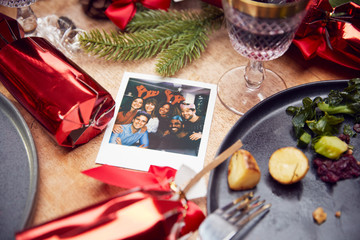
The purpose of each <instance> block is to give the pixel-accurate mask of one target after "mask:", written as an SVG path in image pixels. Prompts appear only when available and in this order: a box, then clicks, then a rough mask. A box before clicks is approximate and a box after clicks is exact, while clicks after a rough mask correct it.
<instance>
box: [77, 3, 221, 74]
mask: <svg viewBox="0 0 360 240" xmlns="http://www.w3.org/2000/svg"><path fill="white" fill-rule="evenodd" d="M223 21H224V18H223V12H222V11H221V10H220V9H218V8H215V7H213V6H210V5H208V6H207V7H204V8H203V9H202V11H201V12H200V13H194V12H186V11H168V12H165V11H159V10H147V11H143V12H138V13H137V14H136V15H135V17H134V18H133V20H132V21H131V22H130V23H129V24H128V26H127V30H128V32H127V33H117V32H115V31H113V32H110V34H108V33H106V32H105V31H102V32H101V31H99V30H97V29H95V30H92V31H90V32H89V33H84V34H82V35H80V38H79V40H80V44H81V46H82V47H83V49H84V50H85V51H86V52H89V53H92V54H94V55H97V56H99V57H102V58H105V59H106V60H114V61H131V60H139V59H145V58H150V57H154V56H156V55H158V56H159V57H158V63H157V64H156V67H157V69H156V71H157V72H158V73H159V74H160V75H162V76H171V75H174V74H175V73H176V72H177V71H179V70H180V69H181V68H183V67H184V66H186V65H187V64H189V63H191V62H192V61H194V60H195V59H198V58H199V57H200V55H201V53H202V52H203V51H204V50H205V48H206V43H207V41H208V36H207V34H208V33H210V32H211V31H213V30H216V29H218V28H220V27H221V26H222V24H223Z"/></svg>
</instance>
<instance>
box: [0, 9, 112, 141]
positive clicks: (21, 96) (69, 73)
mask: <svg viewBox="0 0 360 240" xmlns="http://www.w3.org/2000/svg"><path fill="white" fill-rule="evenodd" d="M8 19H9V18H8V17H6V16H4V15H0V20H1V24H0V34H1V36H9V35H10V38H9V40H6V41H4V40H3V38H1V39H2V41H3V42H2V43H3V45H2V48H1V49H0V80H1V82H2V83H3V85H4V86H5V87H6V88H7V90H8V91H9V92H10V93H11V94H12V95H13V96H14V98H15V99H16V100H17V101H18V102H20V103H21V104H22V105H23V107H24V108H25V109H26V110H27V111H28V112H29V113H30V114H31V115H32V116H33V117H34V118H35V119H36V120H38V121H39V122H40V123H41V125H42V126H44V127H45V129H46V130H47V131H48V132H49V133H50V135H51V136H53V137H54V139H55V140H56V142H57V143H58V144H59V145H61V146H65V147H74V146H76V145H80V144H84V143H86V142H88V141H89V140H91V139H92V138H93V137H95V136H96V135H98V134H99V133H101V132H102V130H103V129H104V128H105V127H106V125H107V123H108V122H109V121H110V120H111V118H112V117H113V115H114V107H115V101H114V100H113V98H112V97H111V95H110V94H109V93H108V92H107V91H106V90H105V89H104V88H103V87H102V86H100V84H98V83H97V82H96V81H95V80H94V79H93V78H92V77H90V76H89V75H88V74H87V73H86V72H85V71H83V70H82V69H81V68H80V67H79V66H77V65H76V64H75V63H74V62H72V61H71V60H70V59H68V58H67V57H66V56H65V55H64V54H62V53H61V52H60V51H59V50H57V49H56V48H55V47H54V46H53V45H51V43H49V42H48V41H47V40H46V39H43V38H39V37H28V38H21V37H22V36H21V34H18V35H16V34H15V35H14V34H13V33H14V32H15V31H14V30H13V28H14V26H13V25H14V24H13V21H10V23H11V24H4V21H5V22H8V21H9V20H8ZM16 28H19V26H16ZM9 32H10V33H9ZM4 43H6V44H4Z"/></svg>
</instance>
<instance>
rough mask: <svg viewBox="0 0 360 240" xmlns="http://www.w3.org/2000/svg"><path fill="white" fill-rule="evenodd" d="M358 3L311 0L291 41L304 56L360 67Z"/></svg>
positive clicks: (355, 67) (353, 67) (359, 8)
mask: <svg viewBox="0 0 360 240" xmlns="http://www.w3.org/2000/svg"><path fill="white" fill-rule="evenodd" d="M359 19H360V6H359V5H357V4H355V3H353V2H349V3H346V4H343V5H341V6H338V7H336V8H333V7H332V6H331V5H330V3H329V1H328V0H314V1H313V3H312V5H311V6H310V9H309V11H308V13H307V15H306V16H305V18H304V20H303V22H302V24H301V26H300V28H299V29H298V31H297V33H296V36H295V39H294V41H293V42H294V44H295V45H296V46H297V47H298V48H299V49H300V51H301V52H302V54H303V56H304V58H305V59H311V58H313V57H315V56H319V57H321V58H324V59H327V60H330V61H332V62H335V63H337V64H340V65H343V66H346V67H349V68H352V69H356V70H360V20H359Z"/></svg>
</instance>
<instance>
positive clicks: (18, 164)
mask: <svg viewBox="0 0 360 240" xmlns="http://www.w3.org/2000/svg"><path fill="white" fill-rule="evenodd" d="M0 132H1V135H0V161H1V165H0V239H2V240H7V239H15V232H17V231H19V230H22V229H23V228H24V227H26V225H27V224H28V223H29V221H30V219H31V216H32V209H33V204H34V200H35V193H36V188H37V176H38V164H37V154H36V149H35V145H34V141H33V138H32V135H31V133H30V130H29V128H28V126H27V125H26V122H25V121H24V119H23V118H22V116H21V114H20V112H19V111H18V110H17V109H16V107H15V106H14V105H13V104H12V103H11V102H10V101H9V100H8V99H6V98H5V97H4V96H3V95H1V94H0Z"/></svg>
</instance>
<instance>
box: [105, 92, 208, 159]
mask: <svg viewBox="0 0 360 240" xmlns="http://www.w3.org/2000/svg"><path fill="white" fill-rule="evenodd" d="M204 118H205V117H204V116H198V115H197V114H196V107H195V104H194V103H186V102H184V101H183V102H182V103H180V104H174V105H173V104H171V103H170V102H163V103H160V102H158V100H157V99H156V98H147V99H143V98H141V97H135V98H133V99H132V101H130V103H129V104H126V105H124V106H121V107H120V109H119V112H118V113H117V116H116V121H115V124H114V127H113V130H112V133H111V137H110V141H109V142H110V143H114V144H121V145H126V146H137V147H140V148H148V149H156V150H160V151H167V152H174V153H182V154H187V155H193V156H197V154H198V150H199V146H200V141H201V138H202V132H203V127H204V120H205V119H204Z"/></svg>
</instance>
